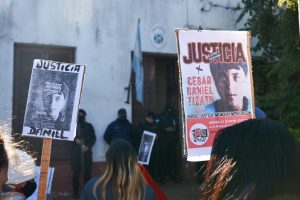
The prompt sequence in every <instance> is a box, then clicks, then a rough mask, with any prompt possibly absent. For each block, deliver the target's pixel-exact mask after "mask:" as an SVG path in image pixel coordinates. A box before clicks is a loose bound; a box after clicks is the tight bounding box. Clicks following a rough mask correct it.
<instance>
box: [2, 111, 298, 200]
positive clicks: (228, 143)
mask: <svg viewBox="0 0 300 200" xmlns="http://www.w3.org/2000/svg"><path fill="white" fill-rule="evenodd" d="M255 111H256V115H257V118H256V119H250V120H247V121H244V122H241V123H239V124H236V125H233V126H230V127H227V128H224V129H222V130H220V131H219V132H218V133H217V135H216V137H215V140H214V143H213V147H212V154H211V159H210V160H209V161H208V162H207V163H206V167H205V172H204V175H205V176H204V180H203V184H202V185H201V187H200V191H201V196H200V197H199V198H200V199H201V200H202V199H203V200H222V199H228V200H231V199H232V200H233V199H247V200H255V199H262V200H264V199H297V198H300V191H299V188H300V170H299V169H300V160H299V158H300V144H299V142H298V141H297V140H296V139H295V137H294V136H293V135H292V134H290V133H289V132H288V129H287V128H286V127H285V126H284V125H283V124H281V123H280V122H278V121H275V120H272V119H269V118H267V117H266V115H265V113H264V112H263V111H262V110H260V109H256V110H255ZM86 115H87V113H86V112H85V111H84V110H82V109H80V110H79V114H78V128H77V134H76V137H75V140H74V142H73V146H72V152H73V154H72V159H71V164H72V169H73V179H72V181H73V191H74V197H75V198H80V199H82V200H89V199H124V200H129V199H133V198H134V199H146V200H154V199H157V195H156V192H154V190H153V188H151V187H150V186H149V184H148V182H147V180H146V179H145V177H144V175H143V173H142V172H141V170H140V166H139V164H138V157H137V152H138V148H139V141H140V139H141V137H142V134H143V132H144V131H149V132H152V133H155V134H157V137H156V140H155V142H154V146H153V151H152V154H151V159H150V163H149V165H148V166H146V167H147V169H148V171H149V173H150V175H151V176H152V178H153V179H154V180H156V181H163V179H164V178H174V177H176V173H177V171H176V167H174V166H176V165H177V164H176V162H177V161H176V159H177V156H178V155H177V153H178V152H176V151H177V150H178V149H177V146H176V144H178V142H177V141H178V137H179V134H178V126H177V122H176V118H175V117H174V113H173V110H172V108H170V107H166V108H165V111H164V112H163V114H162V115H161V116H160V117H156V116H155V114H154V113H153V112H148V113H146V115H145V118H144V121H143V123H141V124H139V125H138V127H136V128H134V127H133V126H132V125H131V123H130V122H129V121H128V120H127V115H126V110H125V109H120V110H119V111H118V118H117V119H116V120H115V121H113V122H112V123H111V124H109V125H108V127H107V129H106V131H105V133H104V140H105V141H106V142H107V143H108V144H109V149H108V151H107V152H106V156H105V157H106V164H105V169H104V172H103V174H102V175H101V176H100V177H95V178H91V167H92V147H93V145H94V143H95V140H96V136H95V131H94V128H93V126H92V125H91V124H90V123H88V122H86V119H85V118H86ZM6 132H7V131H6V130H5V129H3V128H1V130H0V190H1V192H2V197H1V199H5V198H9V197H10V196H16V195H18V197H19V198H20V199H22V198H23V199H26V198H27V197H29V196H30V195H31V194H32V193H33V192H34V191H35V190H36V187H37V185H36V183H35V181H34V177H35V164H34V160H33V158H32V157H31V156H30V155H29V154H28V153H26V152H25V151H23V150H20V148H17V145H16V144H14V143H13V142H12V139H11V138H10V136H9V134H7V133H6ZM18 159H19V161H16V160H18ZM16 162H17V163H21V164H18V166H16V164H14V163H16ZM22 166H23V167H22ZM171 169H175V170H174V171H172V170H171ZM81 172H83V174H84V182H83V183H84V184H85V186H84V188H83V190H82V191H81V192H80V190H79V181H80V180H79V178H78V177H79V174H80V173H81ZM8 174H10V178H8Z"/></svg>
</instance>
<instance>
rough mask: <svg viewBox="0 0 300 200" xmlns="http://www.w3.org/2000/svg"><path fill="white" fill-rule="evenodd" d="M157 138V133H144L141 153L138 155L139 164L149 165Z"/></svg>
mask: <svg viewBox="0 0 300 200" xmlns="http://www.w3.org/2000/svg"><path fill="white" fill-rule="evenodd" d="M155 137H156V134H155V133H152V132H149V131H144V132H143V136H142V140H141V144H140V148H139V153H138V163H141V164H145V165H148V164H149V162H150V156H151V152H152V148H153V145H154V141H155Z"/></svg>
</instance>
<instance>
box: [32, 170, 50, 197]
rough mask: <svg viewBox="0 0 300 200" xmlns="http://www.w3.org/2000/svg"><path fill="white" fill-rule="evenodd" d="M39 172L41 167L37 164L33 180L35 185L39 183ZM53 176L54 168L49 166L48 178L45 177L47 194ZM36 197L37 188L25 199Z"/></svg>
mask: <svg viewBox="0 0 300 200" xmlns="http://www.w3.org/2000/svg"><path fill="white" fill-rule="evenodd" d="M40 173H41V168H40V167H39V166H37V167H36V178H35V182H36V184H37V185H39V183H40ZM53 176H54V168H53V167H49V170H48V178H47V189H46V193H47V194H50V193H51V188H52V182H53ZM36 199H38V191H37V190H35V191H34V193H33V194H32V195H31V196H30V197H28V198H27V200H36Z"/></svg>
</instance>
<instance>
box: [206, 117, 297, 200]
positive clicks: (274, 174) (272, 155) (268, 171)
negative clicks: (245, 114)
mask: <svg viewBox="0 0 300 200" xmlns="http://www.w3.org/2000/svg"><path fill="white" fill-rule="evenodd" d="M299 148H300V147H299V143H298V142H297V140H296V139H295V137H294V136H293V135H291V134H290V133H288V130H287V129H286V128H285V127H284V126H283V125H282V124H281V123H279V122H277V121H273V120H271V119H268V118H265V119H250V120H247V121H244V122H242V123H240V124H236V125H233V126H230V127H227V128H225V129H223V130H221V131H219V132H218V133H217V135H216V138H215V140H214V143H213V147H212V154H211V160H210V161H209V162H208V166H207V171H206V177H205V182H204V184H203V185H202V187H201V188H202V194H203V196H202V197H201V199H203V200H222V199H228V200H231V199H232V200H233V199H247V200H256V199H259V200H265V199H272V198H274V199H275V198H278V199H280V198H279V197H282V196H286V195H288V196H289V195H290V196H297V197H298V198H297V199H300V191H299V188H300V171H299V169H300V162H299V156H300V149H299Z"/></svg>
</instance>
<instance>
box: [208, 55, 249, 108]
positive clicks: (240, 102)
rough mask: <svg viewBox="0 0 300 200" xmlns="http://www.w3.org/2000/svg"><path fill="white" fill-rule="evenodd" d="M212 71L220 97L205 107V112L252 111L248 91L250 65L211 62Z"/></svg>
mask: <svg viewBox="0 0 300 200" xmlns="http://www.w3.org/2000/svg"><path fill="white" fill-rule="evenodd" d="M210 71H211V74H212V77H213V79H214V82H215V85H216V88H217V91H218V93H219V96H220V99H218V100H216V101H215V102H213V103H212V104H209V105H207V106H206V107H205V110H204V112H205V113H214V112H229V111H250V109H251V106H250V102H249V99H248V98H247V97H246V94H245V92H247V89H246V84H247V75H248V67H247V64H246V63H243V62H241V61H240V62H238V63H219V62H218V63H214V62H212V63H210Z"/></svg>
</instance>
